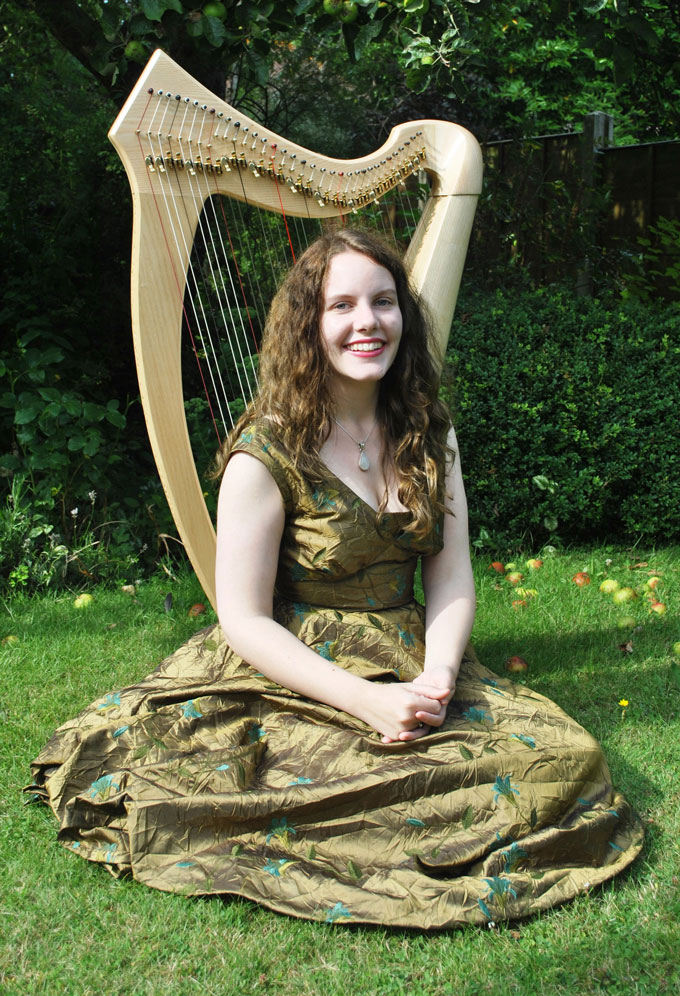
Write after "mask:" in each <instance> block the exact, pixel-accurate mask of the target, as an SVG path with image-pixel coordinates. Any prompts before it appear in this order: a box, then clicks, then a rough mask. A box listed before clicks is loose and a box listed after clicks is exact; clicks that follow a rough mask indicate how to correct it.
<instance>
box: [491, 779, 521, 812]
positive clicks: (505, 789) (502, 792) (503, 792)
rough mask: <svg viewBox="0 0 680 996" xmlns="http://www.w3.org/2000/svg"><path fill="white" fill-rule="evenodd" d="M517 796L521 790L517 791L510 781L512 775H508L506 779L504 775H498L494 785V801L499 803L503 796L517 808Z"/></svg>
mask: <svg viewBox="0 0 680 996" xmlns="http://www.w3.org/2000/svg"><path fill="white" fill-rule="evenodd" d="M516 795H519V789H516V788H515V786H514V785H513V784H512V782H511V781H510V775H506V776H505V777H503V775H496V781H495V782H494V785H493V801H494V802H498V800H499V798H500V797H501V796H503V798H504V799H507V800H508V802H510V803H512V805H513V806H516V805H517V801H516V799H515V796H516Z"/></svg>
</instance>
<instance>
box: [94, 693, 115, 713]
mask: <svg viewBox="0 0 680 996" xmlns="http://www.w3.org/2000/svg"><path fill="white" fill-rule="evenodd" d="M119 705H120V692H110V693H109V695H107V696H106V698H105V699H104V701H103V702H101V703H100V704H99V705H98V706H97V709H98V711H100V712H108V711H109V709H115V708H116V706H119Z"/></svg>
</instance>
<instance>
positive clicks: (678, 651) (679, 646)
mask: <svg viewBox="0 0 680 996" xmlns="http://www.w3.org/2000/svg"><path fill="white" fill-rule="evenodd" d="M673 653H674V654H675V656H676V657H680V640H678V642H677V643H674V644H673Z"/></svg>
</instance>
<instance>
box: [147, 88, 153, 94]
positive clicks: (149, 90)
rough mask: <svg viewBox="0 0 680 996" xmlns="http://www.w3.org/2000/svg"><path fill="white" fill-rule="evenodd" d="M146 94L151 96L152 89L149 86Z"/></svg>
mask: <svg viewBox="0 0 680 996" xmlns="http://www.w3.org/2000/svg"><path fill="white" fill-rule="evenodd" d="M146 92H147V93H148V94H152V93H153V87H152V86H150V87H149V89H148V90H147V91H146Z"/></svg>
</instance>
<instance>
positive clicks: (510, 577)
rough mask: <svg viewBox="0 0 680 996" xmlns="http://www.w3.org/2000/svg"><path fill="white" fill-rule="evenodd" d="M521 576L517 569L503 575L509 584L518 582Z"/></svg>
mask: <svg viewBox="0 0 680 996" xmlns="http://www.w3.org/2000/svg"><path fill="white" fill-rule="evenodd" d="M523 577H524V575H523V574H520V572H519V571H510V573H509V574H506V575H505V578H506V581H509V582H510V584H519V583H520V581H521V580H522V578H523Z"/></svg>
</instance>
